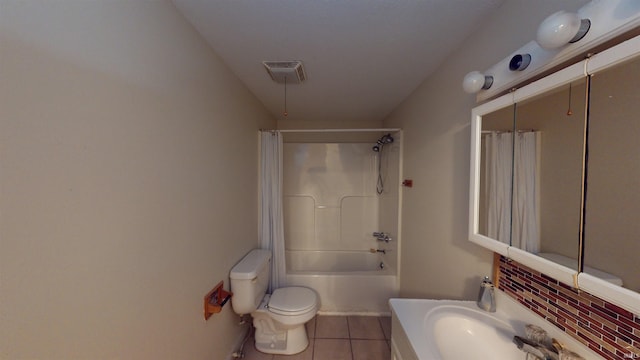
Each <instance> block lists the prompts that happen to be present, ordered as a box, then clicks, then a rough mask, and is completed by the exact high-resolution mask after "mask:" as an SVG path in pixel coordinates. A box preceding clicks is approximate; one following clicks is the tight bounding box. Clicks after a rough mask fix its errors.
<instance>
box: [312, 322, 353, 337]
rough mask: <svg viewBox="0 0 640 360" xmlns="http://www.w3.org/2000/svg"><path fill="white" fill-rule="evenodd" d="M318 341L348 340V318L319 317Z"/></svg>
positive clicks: (317, 324) (317, 327) (316, 335)
mask: <svg viewBox="0 0 640 360" xmlns="http://www.w3.org/2000/svg"><path fill="white" fill-rule="evenodd" d="M315 338H316V339H348V338H349V326H348V324H347V317H346V316H317V317H316V333H315Z"/></svg>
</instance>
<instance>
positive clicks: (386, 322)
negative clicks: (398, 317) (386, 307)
mask: <svg viewBox="0 0 640 360" xmlns="http://www.w3.org/2000/svg"><path fill="white" fill-rule="evenodd" d="M378 319H379V320H380V325H382V332H383V333H384V338H385V339H387V340H390V339H391V316H382V317H379V318H378Z"/></svg>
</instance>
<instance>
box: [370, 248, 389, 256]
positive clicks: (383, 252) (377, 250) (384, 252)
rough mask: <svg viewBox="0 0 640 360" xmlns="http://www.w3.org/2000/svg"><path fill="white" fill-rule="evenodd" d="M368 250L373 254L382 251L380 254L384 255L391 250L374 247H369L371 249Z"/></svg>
mask: <svg viewBox="0 0 640 360" xmlns="http://www.w3.org/2000/svg"><path fill="white" fill-rule="evenodd" d="M369 251H370V252H372V253H374V254H375V253H382V255H386V254H387V251H391V250H385V249H374V248H371V249H369Z"/></svg>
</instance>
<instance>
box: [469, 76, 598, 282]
mask: <svg viewBox="0 0 640 360" xmlns="http://www.w3.org/2000/svg"><path fill="white" fill-rule="evenodd" d="M585 83H586V81H585V76H584V69H583V68H580V67H579V66H578V65H574V66H571V67H568V68H566V69H564V70H562V71H559V72H557V73H555V74H553V75H550V76H548V77H546V78H543V79H541V80H538V81H536V82H534V83H531V84H529V85H527V86H525V87H523V88H521V89H518V90H516V91H514V92H513V93H510V94H507V95H504V96H502V97H499V98H497V99H495V100H492V101H490V102H488V103H485V104H482V105H481V106H478V107H476V108H474V109H473V111H472V137H471V140H472V144H471V149H472V154H471V159H472V161H471V175H472V176H471V189H470V194H471V197H470V205H471V208H470V215H471V218H470V227H469V228H470V234H469V238H470V240H471V241H473V242H475V243H478V244H480V245H482V246H484V247H486V248H489V249H491V250H493V251H494V252H497V253H499V254H502V255H505V256H508V257H510V258H512V259H514V260H516V261H518V262H520V263H522V264H524V265H526V266H530V267H533V268H537V267H543V268H545V269H546V272H545V273H546V274H548V275H550V276H553V277H555V278H556V279H558V280H559V281H562V282H564V283H567V284H569V285H571V286H576V284H575V278H576V275H577V273H578V258H579V239H580V223H581V219H580V209H581V194H582V192H581V184H582V172H583V161H582V159H583V156H582V154H583V146H582V144H583V139H584V124H585V101H586V100H585ZM569 89H571V96H570V94H569ZM570 101H571V105H569V102H570ZM569 107H571V108H572V115H570V116H567V111H568V109H569ZM524 139H526V140H528V144H529V145H530V148H529V150H527V151H525V150H523V146H524V144H525V140H524ZM529 140H530V141H529ZM498 150H499V151H498ZM500 152H502V154H500ZM496 153H498V154H496ZM523 155H528V156H523ZM499 163H504V164H506V166H501V167H500V166H498V164H499ZM525 174H527V175H526V176H525ZM525 177H527V178H528V179H529V183H527V182H525V181H524V179H525ZM495 188H500V189H501V190H496V189H495ZM545 190H546V191H547V194H546V195H545ZM527 192H530V194H529V198H527V197H523V194H525V193H527ZM496 197H497V199H496ZM543 212H544V214H543ZM529 217H531V218H533V219H534V220H533V221H530V220H528V219H529ZM545 224H546V225H548V229H547V228H545V229H543V228H544V227H545ZM505 226H506V228H503V227H505ZM495 228H498V229H499V230H498V231H494V230H492V229H495ZM552 231H556V232H557V233H555V234H552V233H551V232H552ZM527 238H530V239H532V240H533V241H528V240H527ZM528 242H529V243H531V242H533V243H534V245H525V244H527V243H528ZM538 253H542V254H543V255H545V253H557V254H556V255H561V256H560V257H558V256H554V255H551V256H545V257H541V256H538V255H537V254H538Z"/></svg>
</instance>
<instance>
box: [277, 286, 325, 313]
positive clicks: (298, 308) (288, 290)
mask: <svg viewBox="0 0 640 360" xmlns="http://www.w3.org/2000/svg"><path fill="white" fill-rule="evenodd" d="M316 299H317V296H316V293H315V291H313V290H311V289H308V288H305V287H299V286H292V287H285V288H280V289H276V290H275V291H274V292H273V294H271V299H270V300H269V305H268V306H269V311H272V312H274V313H276V314H281V315H297V314H299V313H304V312H306V311H307V310H309V309H311V308H313V307H314V306H315V305H316Z"/></svg>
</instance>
